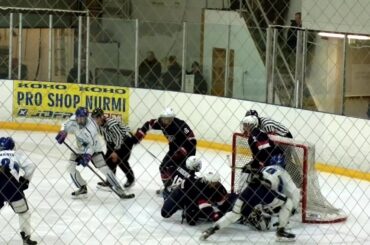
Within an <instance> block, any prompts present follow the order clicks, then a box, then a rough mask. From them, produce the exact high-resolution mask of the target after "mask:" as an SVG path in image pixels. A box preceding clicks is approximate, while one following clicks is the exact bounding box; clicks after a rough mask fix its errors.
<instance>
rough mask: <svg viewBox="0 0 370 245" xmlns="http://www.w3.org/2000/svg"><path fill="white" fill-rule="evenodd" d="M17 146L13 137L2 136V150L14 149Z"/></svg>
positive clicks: (0, 145) (0, 148)
mask: <svg viewBox="0 0 370 245" xmlns="http://www.w3.org/2000/svg"><path fill="white" fill-rule="evenodd" d="M14 146H15V143H14V140H13V139H12V137H1V138H0V151H7V150H13V149H14Z"/></svg>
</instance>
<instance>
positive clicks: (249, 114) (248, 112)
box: [245, 110, 258, 118]
mask: <svg viewBox="0 0 370 245" xmlns="http://www.w3.org/2000/svg"><path fill="white" fill-rule="evenodd" d="M245 116H246V117H247V116H256V117H257V118H258V112H257V111H255V110H248V111H247V112H246V113H245Z"/></svg>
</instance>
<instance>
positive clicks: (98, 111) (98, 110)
mask: <svg viewBox="0 0 370 245" xmlns="http://www.w3.org/2000/svg"><path fill="white" fill-rule="evenodd" d="M103 115H104V111H103V110H102V109H101V108H99V107H98V108H95V109H94V110H93V111H92V112H91V117H93V118H97V117H101V116H103Z"/></svg>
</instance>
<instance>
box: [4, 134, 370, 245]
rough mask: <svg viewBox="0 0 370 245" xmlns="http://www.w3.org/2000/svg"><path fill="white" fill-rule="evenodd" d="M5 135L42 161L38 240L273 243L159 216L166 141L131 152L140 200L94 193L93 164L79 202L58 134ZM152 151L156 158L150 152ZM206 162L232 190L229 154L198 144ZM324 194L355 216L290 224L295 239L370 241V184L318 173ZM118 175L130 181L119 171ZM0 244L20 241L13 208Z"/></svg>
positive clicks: (33, 196) (33, 193)
mask: <svg viewBox="0 0 370 245" xmlns="http://www.w3.org/2000/svg"><path fill="white" fill-rule="evenodd" d="M0 133H1V136H3V135H12V136H13V138H14V139H15V141H16V144H17V148H18V149H21V150H23V151H24V152H25V153H26V154H28V155H29V158H30V159H31V160H32V161H33V162H34V163H35V164H36V165H37V170H36V172H35V174H34V178H33V179H32V183H31V185H30V188H29V189H28V190H27V191H26V196H27V198H28V202H29V206H30V208H31V210H32V226H33V230H34V233H33V234H32V237H33V238H34V239H35V240H37V241H39V244H274V243H275V242H274V240H275V233H274V231H269V232H257V231H254V230H251V229H250V228H249V227H247V226H242V225H237V224H234V225H232V226H230V227H229V228H226V229H224V230H222V231H219V232H217V233H216V234H215V235H213V236H211V237H210V238H209V240H208V241H205V242H200V241H199V240H198V237H199V236H200V233H201V231H202V230H204V229H206V228H208V227H209V226H210V224H200V225H197V226H195V227H190V226H188V225H186V224H181V223H180V222H181V214H180V212H178V213H176V214H175V215H174V216H172V217H171V218H169V219H164V218H162V217H161V215H160V209H161V205H162V202H163V201H162V198H160V197H158V196H156V195H155V190H156V189H158V188H159V186H160V183H161V180H160V177H159V173H158V166H159V160H158V159H162V157H163V156H164V154H165V153H166V150H167V145H166V144H164V143H158V142H152V141H145V140H144V142H143V143H142V144H141V145H138V146H136V147H135V148H134V149H133V151H132V156H131V161H130V162H131V166H132V167H133V169H134V172H135V175H136V177H137V181H136V184H135V185H134V186H133V187H132V188H131V189H130V192H133V193H135V194H136V198H135V199H131V200H119V199H118V198H117V197H116V196H115V195H114V194H112V193H109V192H104V191H98V190H96V183H97V182H98V181H99V179H98V178H97V177H95V176H94V175H93V174H92V173H91V172H90V170H89V169H82V175H83V177H84V178H85V179H86V180H87V182H88V191H89V193H88V194H89V195H88V198H87V199H84V200H73V199H71V197H70V193H71V192H72V191H73V190H74V188H75V187H74V186H73V185H72V181H71V180H70V177H69V175H68V174H67V172H66V165H67V161H66V160H67V159H68V155H69V151H68V149H67V148H66V147H65V146H64V145H57V144H56V143H55V140H54V137H55V133H50V134H46V133H36V132H32V133H29V132H20V131H10V130H2V131H0ZM147 151H150V152H151V153H153V154H155V155H157V158H158V159H155V158H154V157H152V156H151V155H150V154H149V153H148V152H147ZM198 155H199V156H201V157H202V159H203V162H204V164H203V170H202V171H203V172H205V171H215V170H217V171H218V172H219V173H220V175H221V176H222V179H223V182H224V184H225V186H227V188H229V186H230V185H229V183H230V180H229V178H230V168H229V166H228V163H227V160H226V159H227V153H225V152H216V151H212V150H209V149H203V148H199V149H198ZM319 177H320V184H321V189H322V192H323V194H324V195H325V196H326V197H327V199H328V200H329V201H330V202H331V203H333V204H334V206H336V207H338V208H342V209H343V210H344V211H345V212H346V213H347V214H349V217H348V220H347V221H346V222H344V223H339V224H325V225H323V224H320V225H317V224H302V223H299V222H291V227H292V232H294V233H295V234H296V235H297V242H296V243H297V244H370V208H369V206H370V183H369V182H366V181H359V180H355V179H350V178H346V177H339V176H336V175H329V174H324V173H320V174H319ZM118 178H119V179H120V181H121V182H122V183H124V181H125V177H124V175H123V173H122V172H121V171H120V170H118ZM0 228H1V229H0V244H21V239H20V236H19V234H18V233H19V230H18V229H19V228H18V217H17V215H15V214H14V213H13V211H12V209H11V208H10V207H9V206H5V207H4V208H3V209H2V210H1V211H0Z"/></svg>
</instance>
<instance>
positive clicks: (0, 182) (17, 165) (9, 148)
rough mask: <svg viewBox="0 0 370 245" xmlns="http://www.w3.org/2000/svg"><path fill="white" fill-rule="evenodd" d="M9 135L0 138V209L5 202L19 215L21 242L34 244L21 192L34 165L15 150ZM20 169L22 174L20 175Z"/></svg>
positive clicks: (30, 175) (25, 187) (25, 201)
mask: <svg viewBox="0 0 370 245" xmlns="http://www.w3.org/2000/svg"><path fill="white" fill-rule="evenodd" d="M14 148H15V143H14V140H13V139H12V138H11V137H1V138H0V209H1V208H2V207H3V206H4V202H7V203H8V204H9V205H10V206H11V207H12V209H13V211H14V212H15V213H17V214H18V216H19V226H20V230H21V237H22V240H23V244H27V245H35V244H37V242H36V241H33V240H31V221H30V219H31V214H30V211H29V209H28V204H27V199H26V197H25V195H24V193H23V191H24V190H26V189H28V185H29V182H30V180H31V178H32V175H33V172H34V171H35V169H36V166H35V165H34V164H33V163H32V162H31V161H30V160H29V159H28V158H27V157H26V156H25V155H24V154H22V153H21V152H19V151H15V150H14ZM20 170H22V171H23V172H24V175H20V174H19V171H20Z"/></svg>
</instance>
